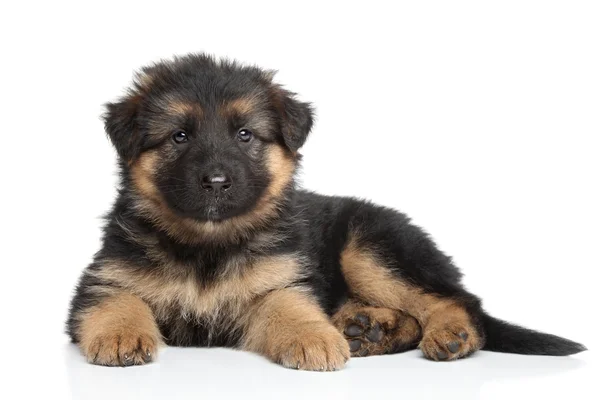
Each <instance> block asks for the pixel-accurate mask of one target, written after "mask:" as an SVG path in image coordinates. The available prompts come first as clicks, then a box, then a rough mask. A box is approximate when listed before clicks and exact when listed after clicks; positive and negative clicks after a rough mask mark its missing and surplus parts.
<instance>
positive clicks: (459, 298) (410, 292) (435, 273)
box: [340, 210, 484, 361]
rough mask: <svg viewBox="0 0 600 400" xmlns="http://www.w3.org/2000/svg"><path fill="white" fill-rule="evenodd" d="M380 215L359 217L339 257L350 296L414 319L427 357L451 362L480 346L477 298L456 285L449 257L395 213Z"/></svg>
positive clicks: (458, 282) (457, 273)
mask: <svg viewBox="0 0 600 400" xmlns="http://www.w3.org/2000/svg"><path fill="white" fill-rule="evenodd" d="M385 212H388V210H386V211H385ZM381 217H382V216H381V215H377V213H374V215H370V216H369V217H368V218H365V217H364V216H362V217H361V220H360V222H361V223H362V225H363V226H362V227H360V228H359V229H355V230H354V231H351V232H349V237H348V240H347V243H346V246H345V248H344V250H343V251H342V253H341V259H340V262H341V266H342V272H343V274H344V277H345V279H346V281H347V283H348V286H349V288H350V291H351V292H352V295H353V297H355V298H357V299H359V300H361V301H362V302H364V303H365V304H368V305H372V306H376V307H385V308H390V309H394V310H402V311H404V312H406V313H408V314H409V315H412V316H413V317H415V318H416V319H417V321H418V322H419V324H420V325H421V327H422V330H423V339H422V340H421V343H420V344H419V347H420V348H421V350H422V351H423V353H424V355H425V356H426V357H427V358H429V359H432V360H439V361H442V360H453V359H456V358H460V357H464V356H466V355H468V354H470V353H472V352H474V351H476V350H479V349H480V348H482V347H483V345H484V334H483V329H482V327H481V323H480V322H479V321H480V318H481V315H482V313H483V312H482V310H481V307H480V302H479V299H477V298H476V297H475V296H474V295H472V294H470V293H468V292H467V291H466V290H465V289H464V288H463V287H462V286H461V284H460V273H459V272H458V270H457V269H456V268H455V267H454V266H453V264H452V263H451V261H450V258H449V257H447V256H445V255H444V254H443V253H442V252H441V251H439V250H438V249H437V248H436V246H435V245H434V244H433V242H431V241H430V239H429V238H428V237H427V236H426V235H425V234H424V233H423V232H422V231H421V230H420V229H418V228H417V227H415V226H413V225H410V224H408V223H407V221H406V220H402V218H401V215H399V214H398V215H394V214H392V215H385V216H384V217H385V218H381ZM394 223H395V224H397V226H394V225H392V224H394ZM353 225H354V227H355V228H356V227H357V225H358V224H353Z"/></svg>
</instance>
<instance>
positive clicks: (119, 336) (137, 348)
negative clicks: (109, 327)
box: [83, 332, 160, 367]
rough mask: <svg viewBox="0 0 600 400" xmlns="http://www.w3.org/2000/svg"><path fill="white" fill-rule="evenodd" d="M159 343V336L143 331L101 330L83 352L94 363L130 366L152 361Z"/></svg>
mask: <svg viewBox="0 0 600 400" xmlns="http://www.w3.org/2000/svg"><path fill="white" fill-rule="evenodd" d="M159 343H160V340H159V339H158V338H157V337H154V336H152V335H148V334H143V333H133V332H132V333H127V332H120V333H109V332H99V333H98V334H97V335H96V336H94V337H93V338H92V339H91V340H90V342H89V345H88V346H87V347H86V348H84V349H83V352H84V354H85V356H86V357H87V359H88V361H89V362H91V363H93V364H99V365H110V366H123V367H128V366H130V365H141V364H146V363H149V362H150V361H152V359H153V358H154V357H155V356H156V352H157V350H158V344H159Z"/></svg>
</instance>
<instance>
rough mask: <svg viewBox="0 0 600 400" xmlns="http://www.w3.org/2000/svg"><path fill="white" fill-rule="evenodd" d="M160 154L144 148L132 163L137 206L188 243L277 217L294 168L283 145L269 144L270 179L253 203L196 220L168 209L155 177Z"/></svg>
mask: <svg viewBox="0 0 600 400" xmlns="http://www.w3.org/2000/svg"><path fill="white" fill-rule="evenodd" d="M160 156H161V155H160V153H159V151H158V150H150V151H146V152H144V153H143V154H141V155H140V157H139V158H138V159H137V160H136V162H135V163H134V164H133V165H132V166H131V176H132V180H133V183H134V185H135V187H136V188H137V190H138V192H139V194H140V198H139V200H138V201H137V204H136V206H137V208H138V211H139V212H140V213H142V215H145V216H146V217H148V218H149V219H151V220H152V221H154V223H155V224H157V225H158V226H159V227H161V228H162V229H164V230H165V231H167V232H168V233H169V234H170V236H172V237H173V238H175V239H177V240H179V241H181V242H184V243H190V244H196V243H201V242H203V241H227V240H232V239H236V238H239V237H240V236H243V235H245V234H246V233H247V232H248V231H249V230H250V229H252V228H256V227H260V226H262V225H263V224H264V223H266V222H267V221H269V220H271V219H272V218H274V217H276V214H277V210H278V207H279V202H278V199H279V198H281V195H282V192H283V190H284V189H285V188H286V187H287V186H288V185H289V184H290V182H291V180H292V177H293V174H294V171H295V168H296V163H295V160H294V159H293V157H292V156H291V155H289V154H288V153H286V151H285V150H284V149H283V148H282V147H280V146H278V145H271V146H270V147H269V148H268V150H267V167H268V169H269V173H270V175H271V181H270V184H269V186H268V187H267V188H266V190H265V193H264V194H263V195H262V197H261V198H260V199H259V200H258V202H257V204H256V205H255V207H254V208H253V209H252V210H250V211H249V212H247V213H246V214H244V215H241V216H237V217H233V218H229V219H227V220H224V221H221V222H198V221H196V220H193V219H191V218H182V217H180V216H178V215H176V214H175V213H174V212H173V211H171V209H170V208H169V207H168V205H167V204H166V203H165V200H164V198H163V197H162V195H161V194H160V192H159V190H158V189H157V188H156V185H155V184H154V179H155V174H156V173H157V169H158V167H159V163H160V160H161V158H160Z"/></svg>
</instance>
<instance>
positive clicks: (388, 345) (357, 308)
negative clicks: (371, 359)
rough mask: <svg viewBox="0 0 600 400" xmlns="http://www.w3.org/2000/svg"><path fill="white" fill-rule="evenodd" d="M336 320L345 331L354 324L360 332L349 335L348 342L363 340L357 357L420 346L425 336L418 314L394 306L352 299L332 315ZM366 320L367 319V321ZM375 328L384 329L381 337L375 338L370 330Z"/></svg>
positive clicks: (354, 352)
mask: <svg viewBox="0 0 600 400" xmlns="http://www.w3.org/2000/svg"><path fill="white" fill-rule="evenodd" d="M331 320H332V322H333V324H334V325H335V327H336V328H338V330H339V331H340V332H342V333H345V332H347V328H348V327H350V326H354V327H355V329H356V328H358V329H360V332H361V333H360V334H359V335H346V338H347V339H348V342H349V343H350V342H352V341H360V343H361V344H360V347H359V348H358V349H356V350H355V351H353V352H352V356H353V357H365V356H373V355H380V354H390V353H397V352H401V351H405V350H408V349H411V348H414V347H416V345H417V343H419V341H420V340H421V327H420V326H419V323H418V322H417V320H416V319H415V318H413V317H412V316H410V315H408V314H405V313H403V312H401V311H398V310H392V309H390V308H381V307H370V306H366V305H364V304H362V303H359V302H356V301H352V300H349V301H347V302H346V303H344V305H343V306H342V307H341V308H340V309H339V310H338V311H337V312H336V313H335V314H334V315H333V316H332V318H331ZM365 322H366V323H365ZM373 329H377V330H380V331H381V332H382V334H381V336H380V339H379V340H376V341H374V340H371V339H369V338H368V333H369V332H370V331H372V330H373Z"/></svg>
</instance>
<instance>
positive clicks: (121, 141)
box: [102, 91, 141, 161]
mask: <svg viewBox="0 0 600 400" xmlns="http://www.w3.org/2000/svg"><path fill="white" fill-rule="evenodd" d="M140 100H141V95H140V94H139V93H136V92H133V91H132V92H130V93H129V94H128V95H126V96H124V97H122V98H121V99H119V101H117V102H116V103H107V104H106V105H105V108H106V112H105V113H104V115H103V116H102V118H103V119H104V130H105V131H106V133H107V134H108V137H109V138H110V141H111V142H112V144H113V146H114V147H115V149H116V150H117V154H118V155H119V157H120V158H121V159H122V160H123V161H131V160H132V159H133V158H135V157H136V156H137V153H138V151H139V148H140V144H141V143H140V142H141V135H140V134H139V132H138V131H137V128H136V117H137V113H138V106H139V102H140Z"/></svg>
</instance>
